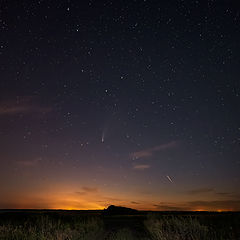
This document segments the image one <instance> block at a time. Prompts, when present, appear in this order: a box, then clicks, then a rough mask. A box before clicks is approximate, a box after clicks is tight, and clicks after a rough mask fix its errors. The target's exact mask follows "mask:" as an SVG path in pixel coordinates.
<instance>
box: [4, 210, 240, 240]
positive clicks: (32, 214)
mask: <svg viewBox="0 0 240 240" xmlns="http://www.w3.org/2000/svg"><path fill="white" fill-rule="evenodd" d="M102 213H103V212H102V211H47V210H46V211H30V210H26V211H14V210H11V211H6V210H5V211H3V210H2V211H0V240H3V239H4V240H10V239H11V240H13V239H14V240H15V239H16V240H23V239H24V240H33V239H36V240H90V239H92V240H95V239H96V240H104V239H106V240H111V239H112V240H114V239H115V240H131V239H141V240H144V239H145V240H147V239H149V240H204V239H211V240H228V239H229V240H230V239H238V240H240V213H210V212H208V213H206V212H191V213H189V212H188V213H186V212H158V213H153V212H152V213H150V212H139V213H138V214H135V215H111V216H110V215H104V214H102Z"/></svg>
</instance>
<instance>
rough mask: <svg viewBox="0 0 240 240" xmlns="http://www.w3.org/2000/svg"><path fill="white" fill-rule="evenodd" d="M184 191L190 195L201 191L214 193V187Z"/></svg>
mask: <svg viewBox="0 0 240 240" xmlns="http://www.w3.org/2000/svg"><path fill="white" fill-rule="evenodd" d="M186 193H187V194H190V195H197V194H202V193H214V189H213V188H197V189H192V190H189V191H186Z"/></svg>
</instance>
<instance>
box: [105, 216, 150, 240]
mask: <svg viewBox="0 0 240 240" xmlns="http://www.w3.org/2000/svg"><path fill="white" fill-rule="evenodd" d="M143 221H144V217H139V216H114V217H105V218H104V224H105V233H104V235H103V236H102V238H101V239H102V240H151V238H150V236H149V235H148V233H147V232H146V231H145V228H144V224H143Z"/></svg>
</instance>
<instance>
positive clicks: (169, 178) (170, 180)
mask: <svg viewBox="0 0 240 240" xmlns="http://www.w3.org/2000/svg"><path fill="white" fill-rule="evenodd" d="M166 178H167V179H168V180H169V182H171V183H173V180H172V179H171V177H170V176H168V175H167V176H166Z"/></svg>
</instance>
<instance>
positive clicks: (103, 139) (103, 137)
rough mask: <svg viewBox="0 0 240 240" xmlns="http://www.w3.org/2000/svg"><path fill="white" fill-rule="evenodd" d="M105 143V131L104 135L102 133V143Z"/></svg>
mask: <svg viewBox="0 0 240 240" xmlns="http://www.w3.org/2000/svg"><path fill="white" fill-rule="evenodd" d="M104 141H105V134H104V131H103V133H102V140H101V142H102V143H104Z"/></svg>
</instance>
